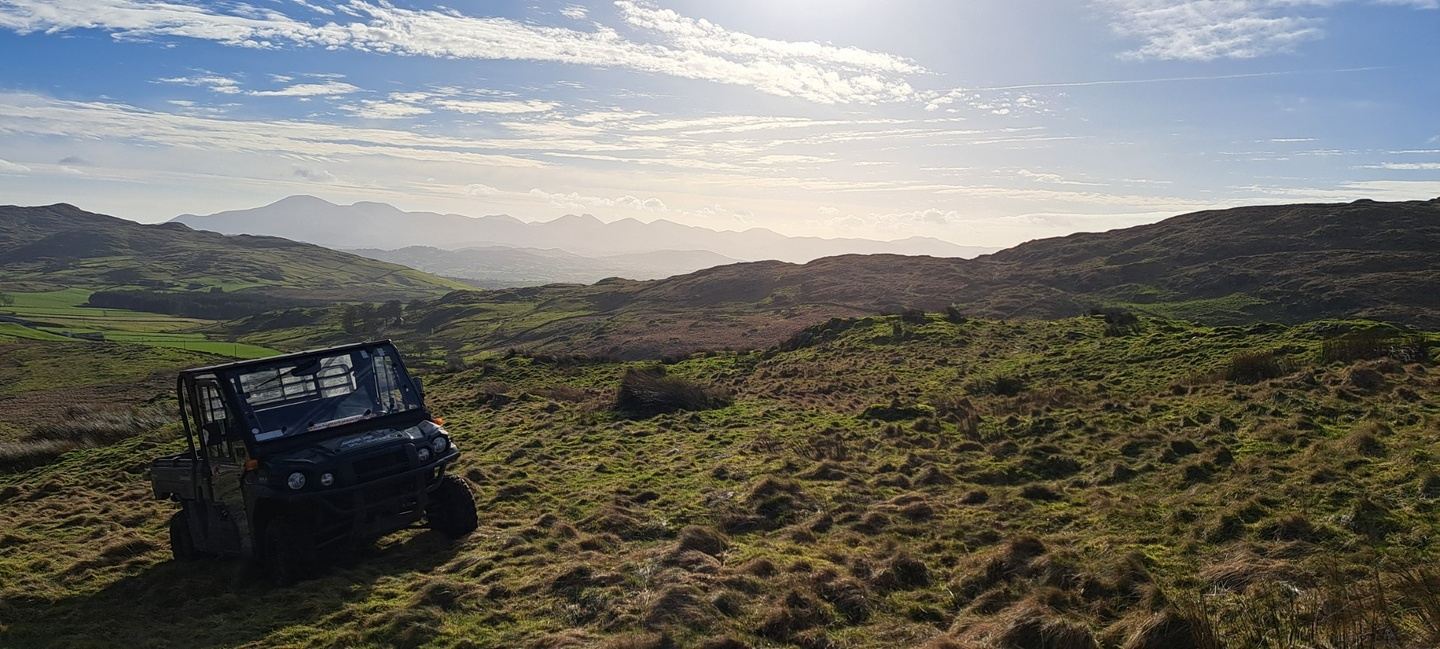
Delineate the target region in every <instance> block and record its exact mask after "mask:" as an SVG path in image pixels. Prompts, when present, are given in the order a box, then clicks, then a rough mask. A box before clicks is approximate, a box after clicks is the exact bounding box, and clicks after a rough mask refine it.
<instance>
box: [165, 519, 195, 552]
mask: <svg viewBox="0 0 1440 649" xmlns="http://www.w3.org/2000/svg"><path fill="white" fill-rule="evenodd" d="M170 555H171V556H173V557H175V560H176V561H192V560H194V559H195V558H196V557H197V556H198V555H197V553H196V552H195V539H194V537H192V536H190V521H189V519H188V517H187V516H186V515H185V510H184V509H181V510H180V511H178V512H175V513H174V514H171V515H170Z"/></svg>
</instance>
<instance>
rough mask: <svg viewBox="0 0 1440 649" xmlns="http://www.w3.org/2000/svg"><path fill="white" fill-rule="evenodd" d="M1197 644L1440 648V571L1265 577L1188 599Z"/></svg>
mask: <svg viewBox="0 0 1440 649" xmlns="http://www.w3.org/2000/svg"><path fill="white" fill-rule="evenodd" d="M1181 608H1182V610H1183V611H1184V612H1185V617H1186V618H1187V621H1188V622H1189V624H1190V626H1191V629H1192V631H1193V632H1194V635H1195V639H1196V641H1197V646H1210V645H1206V644H1205V643H1203V642H1201V640H1202V639H1203V638H1211V639H1213V638H1220V639H1223V640H1224V641H1225V644H1224V645H1220V646H1230V647H1247V648H1251V647H1253V648H1255V649H1310V648H1320V647H1323V648H1325V649H1380V648H1382V647H1383V648H1395V649H1421V648H1429V647H1436V646H1440V573H1437V572H1436V571H1435V570H1434V568H1432V567H1428V566H1426V567H1419V568H1406V569H1402V570H1399V571H1394V572H1385V573H1381V572H1376V573H1374V574H1372V575H1370V576H1369V577H1360V578H1358V579H1356V578H1353V577H1350V576H1345V575H1341V574H1338V573H1337V574H1329V575H1325V576H1323V577H1322V578H1321V579H1320V580H1319V583H1317V584H1315V585H1313V586H1311V587H1296V585H1295V584H1290V583H1278V582H1261V583H1257V584H1253V585H1251V586H1250V587H1249V588H1248V589H1246V590H1245V591H1243V592H1241V593H1236V594H1229V595H1227V594H1219V593H1216V594H1211V595H1207V596H1201V597H1196V598H1193V599H1190V600H1189V601H1187V602H1185V603H1184V604H1182V607H1181Z"/></svg>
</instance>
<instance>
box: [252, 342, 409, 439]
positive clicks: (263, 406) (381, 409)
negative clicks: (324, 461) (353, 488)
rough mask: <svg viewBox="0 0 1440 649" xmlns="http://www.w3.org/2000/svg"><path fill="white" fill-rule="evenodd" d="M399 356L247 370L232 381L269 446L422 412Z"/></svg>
mask: <svg viewBox="0 0 1440 649" xmlns="http://www.w3.org/2000/svg"><path fill="white" fill-rule="evenodd" d="M394 353H395V352H394V350H391V349H387V348H383V347H382V348H374V349H359V350H355V351H352V352H347V353H342V354H335V355H331V356H324V357H311V358H304V359H299V360H292V361H287V362H284V363H277V364H275V365H269V366H264V367H260V368H254V369H247V370H246V371H245V372H244V373H241V374H238V375H236V376H234V377H232V379H231V380H232V381H233V385H234V387H235V388H236V391H237V392H238V393H239V395H240V401H241V403H242V404H243V406H244V407H245V409H246V410H248V411H249V412H248V414H249V415H250V417H251V420H252V421H253V422H254V423H253V425H252V427H253V428H254V431H253V432H254V435H255V440H256V441H258V442H264V441H268V440H273V439H277V438H280V437H286V436H291V435H297V434H300V433H302V432H305V431H314V430H321V429H324V428H333V427H335V426H341V425H344V424H348V423H353V422H357V421H362V420H364V419H368V418H371V417H379V416H382V415H389V414H394V413H397V412H404V411H407V410H413V409H416V408H419V407H420V403H419V399H417V398H416V396H415V394H414V390H413V388H412V387H411V385H410V380H409V378H408V377H406V376H405V374H404V373H403V372H402V371H401V369H400V366H399V364H398V363H397V362H396V361H395V356H394Z"/></svg>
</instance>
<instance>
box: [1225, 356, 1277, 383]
mask: <svg viewBox="0 0 1440 649" xmlns="http://www.w3.org/2000/svg"><path fill="white" fill-rule="evenodd" d="M1290 371H1291V369H1290V364H1289V363H1287V362H1286V361H1284V360H1283V359H1281V358H1280V357H1278V356H1276V355H1275V352H1273V351H1270V350H1260V351H1248V352H1240V353H1238V354H1235V355H1234V356H1231V357H1230V360H1229V361H1227V362H1226V363H1225V368H1224V369H1223V370H1222V371H1221V373H1222V375H1223V376H1224V378H1225V380H1227V381H1232V382H1235V383H1246V384H1249V383H1259V382H1261V381H1264V380H1267V379H1275V378H1280V377H1282V376H1285V375H1286V374H1289V373H1290Z"/></svg>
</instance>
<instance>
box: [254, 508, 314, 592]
mask: <svg viewBox="0 0 1440 649" xmlns="http://www.w3.org/2000/svg"><path fill="white" fill-rule="evenodd" d="M264 539H265V545H264V547H263V553H264V554H263V556H262V557H261V560H262V565H263V567H264V569H265V575H266V577H268V578H269V579H270V583H272V584H275V585H276V586H289V585H291V584H293V583H295V582H297V581H300V580H301V579H305V578H306V577H309V576H311V575H313V574H314V573H315V569H316V562H317V561H318V560H319V556H318V554H317V553H316V551H315V533H314V530H313V529H312V527H311V525H310V524H309V523H308V522H307V521H305V520H303V519H301V518H298V517H294V516H281V517H279V518H276V519H274V520H271V521H270V522H269V524H267V525H266V526H265V535H264Z"/></svg>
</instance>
